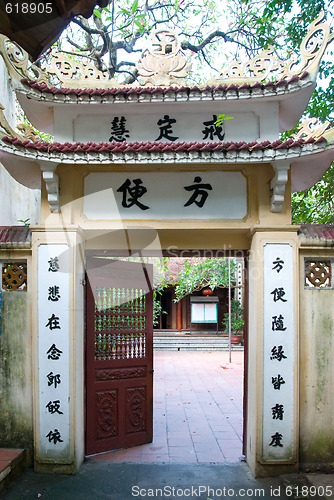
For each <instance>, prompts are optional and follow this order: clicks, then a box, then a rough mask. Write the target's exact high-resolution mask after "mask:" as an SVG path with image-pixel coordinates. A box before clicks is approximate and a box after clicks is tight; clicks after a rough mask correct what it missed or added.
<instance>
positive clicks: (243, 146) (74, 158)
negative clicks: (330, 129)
mask: <svg viewBox="0 0 334 500" xmlns="http://www.w3.org/2000/svg"><path fill="white" fill-rule="evenodd" d="M2 142H3V144H2V146H1V149H2V150H3V151H4V152H6V153H9V154H15V155H17V156H22V157H24V158H25V159H26V160H36V159H37V160H41V161H42V160H43V161H50V162H53V163H74V164H87V163H100V164H110V163H124V164H141V163H143V162H146V163H179V162H189V161H190V162H192V163H207V162H209V163H220V164H222V163H236V162H237V163H263V162H271V161H278V160H296V159H297V158H299V157H301V156H307V155H310V154H315V153H319V152H322V151H325V150H326V149H327V141H326V139H324V138H323V137H321V138H320V139H317V140H315V139H312V138H311V139H308V140H307V141H306V140H303V139H298V140H297V141H294V140H293V139H288V140H286V141H281V140H277V141H274V142H269V141H264V142H260V143H258V142H247V143H246V142H243V141H242V142H226V143H222V142H176V143H173V142H167V143H166V142H125V141H124V142H99V143H98V144H96V143H94V142H87V143H82V142H76V143H74V144H73V143H70V142H65V143H63V144H61V143H59V142H55V143H49V142H40V141H35V142H31V141H28V140H26V141H23V142H22V141H21V140H19V139H18V138H16V137H14V138H13V137H7V136H5V137H3V138H2ZM330 147H331V146H330Z"/></svg>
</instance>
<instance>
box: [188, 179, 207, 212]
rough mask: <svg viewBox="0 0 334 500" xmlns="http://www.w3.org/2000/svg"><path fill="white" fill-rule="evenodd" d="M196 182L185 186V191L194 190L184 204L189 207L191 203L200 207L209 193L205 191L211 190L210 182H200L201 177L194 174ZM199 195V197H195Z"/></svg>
mask: <svg viewBox="0 0 334 500" xmlns="http://www.w3.org/2000/svg"><path fill="white" fill-rule="evenodd" d="M194 182H195V183H196V184H192V185H191V186H185V188H184V189H185V190H186V191H194V192H193V194H192V195H191V197H190V198H189V200H188V201H187V203H185V204H184V206H185V207H189V205H191V204H192V203H195V204H196V205H197V206H198V207H199V208H202V207H203V205H204V203H205V201H206V199H207V197H208V196H209V193H208V192H207V191H206V189H207V190H209V191H212V186H211V184H200V183H201V182H202V178H201V177H199V176H196V177H195V179H194ZM198 197H199V199H197V198H198Z"/></svg>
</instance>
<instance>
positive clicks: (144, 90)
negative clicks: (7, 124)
mask: <svg viewBox="0 0 334 500" xmlns="http://www.w3.org/2000/svg"><path fill="white" fill-rule="evenodd" d="M307 76H308V73H307V72H304V73H303V74H302V75H299V76H298V75H294V76H293V77H291V78H289V79H286V80H285V79H283V78H281V79H280V80H278V81H276V82H266V83H264V82H256V83H252V84H251V83H247V82H244V83H240V84H237V83H230V84H223V85H222V84H219V85H216V86H215V85H211V86H209V85H207V86H206V87H204V88H203V87H202V88H200V87H197V86H194V87H173V86H170V87H167V88H161V87H139V86H138V87H126V86H124V87H117V88H109V89H98V88H93V89H92V88H76V89H73V88H66V87H63V88H59V87H55V86H47V85H46V84H45V83H37V82H36V81H35V80H28V79H27V78H23V79H22V80H21V83H23V84H24V85H26V86H28V87H31V88H33V89H35V90H38V91H40V92H48V93H52V94H54V95H69V94H74V95H77V96H83V95H85V96H101V97H102V96H108V95H109V96H110V95H124V96H127V95H131V94H163V95H166V94H168V93H170V92H173V93H177V94H179V93H182V92H183V93H186V94H188V95H189V94H191V93H199V94H202V93H207V92H212V93H213V94H214V93H215V92H217V91H220V92H227V91H231V90H235V91H238V90H239V89H240V90H245V89H246V90H249V91H251V90H252V89H259V88H261V89H262V90H265V89H269V90H270V89H275V88H277V87H281V86H287V85H289V84H290V83H293V82H297V81H300V80H303V79H305V78H306V77H307ZM88 84H89V82H88Z"/></svg>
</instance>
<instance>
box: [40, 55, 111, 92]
mask: <svg viewBox="0 0 334 500" xmlns="http://www.w3.org/2000/svg"><path fill="white" fill-rule="evenodd" d="M46 71H47V73H48V74H49V75H56V77H57V78H58V80H59V81H60V82H61V84H62V85H64V86H66V88H87V87H89V88H111V87H112V88H118V87H120V86H121V85H120V84H119V83H118V82H117V80H115V79H114V78H112V79H109V75H108V71H101V70H99V69H98V68H97V67H96V66H95V65H94V64H93V63H90V62H88V63H84V62H78V61H75V60H74V59H70V58H69V57H67V56H66V55H65V54H64V53H63V52H56V53H55V54H54V55H53V56H52V57H51V62H50V65H49V66H48V67H47V68H46Z"/></svg>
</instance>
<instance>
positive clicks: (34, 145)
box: [2, 136, 326, 153]
mask: <svg viewBox="0 0 334 500" xmlns="http://www.w3.org/2000/svg"><path fill="white" fill-rule="evenodd" d="M2 141H3V142H5V143H6V144H13V145H14V146H17V147H23V148H27V149H35V150H37V151H41V152H51V153H80V152H88V153H99V152H107V151H110V152H111V151H112V152H124V151H126V152H136V151H148V152H154V151H164V152H166V151H180V152H182V151H222V152H226V151H242V150H249V151H252V150H261V149H262V150H264V149H274V150H275V149H276V150H279V149H283V148H286V149H290V148H293V147H295V146H299V147H300V146H302V145H303V144H305V143H306V141H304V139H298V140H297V141H293V140H292V139H288V140H287V141H281V140H276V141H274V142H269V141H264V142H262V143H257V142H254V141H252V142H244V141H240V142H226V143H222V142H196V141H195V142H184V141H183V142H167V143H166V142H149V141H147V142H145V143H144V142H126V141H123V142H99V143H98V144H96V143H94V142H91V141H89V142H87V143H83V142H76V143H74V144H73V143H70V142H65V143H63V144H61V143H59V142H54V143H50V142H41V141H34V142H31V141H23V142H22V141H20V140H19V139H18V138H17V137H14V138H13V137H8V136H5V137H3V138H2ZM322 142H326V139H324V138H323V137H322V138H320V139H318V140H317V141H315V143H316V144H317V143H322Z"/></svg>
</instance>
